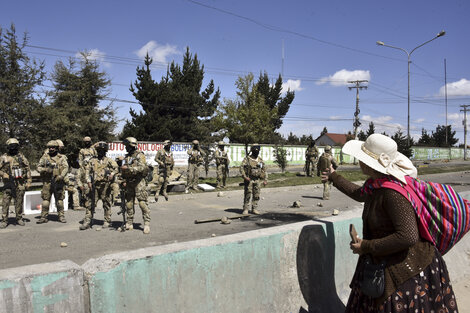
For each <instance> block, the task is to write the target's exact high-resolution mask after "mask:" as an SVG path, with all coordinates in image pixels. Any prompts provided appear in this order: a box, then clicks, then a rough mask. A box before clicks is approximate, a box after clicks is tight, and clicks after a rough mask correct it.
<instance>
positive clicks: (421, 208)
mask: <svg viewBox="0 0 470 313" xmlns="http://www.w3.org/2000/svg"><path fill="white" fill-rule="evenodd" d="M405 177H406V182H407V184H406V185H405V184H403V183H402V182H400V181H399V180H397V179H395V178H394V177H392V176H389V177H387V178H381V179H375V180H372V179H369V180H367V181H366V182H365V183H364V186H363V187H362V192H366V193H369V194H370V193H371V192H372V190H373V189H376V188H390V189H393V190H395V191H398V192H399V193H400V194H402V195H403V196H404V197H405V198H406V199H408V201H410V203H411V205H412V206H413V208H414V209H415V212H416V216H417V218H418V227H419V233H420V235H421V237H422V238H423V239H425V240H427V241H429V242H431V243H432V244H434V245H435V246H436V247H437V249H438V250H439V252H441V254H443V255H444V254H445V253H446V252H447V251H449V250H450V249H451V248H452V246H454V245H455V244H456V243H457V242H458V241H459V240H460V239H461V238H462V237H463V236H464V235H465V234H466V233H467V232H468V231H469V230H470V201H468V200H466V199H464V198H462V197H461V196H460V195H459V194H458V193H457V192H455V190H454V189H453V188H452V187H451V186H449V185H445V184H438V183H433V182H426V181H423V180H420V179H416V178H412V177H409V176H405Z"/></svg>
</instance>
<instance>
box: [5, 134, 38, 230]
mask: <svg viewBox="0 0 470 313" xmlns="http://www.w3.org/2000/svg"><path fill="white" fill-rule="evenodd" d="M6 144H7V150H8V152H7V153H5V154H3V155H2V156H1V157H0V175H1V177H2V179H3V186H4V187H3V200H2V221H1V222H0V229H2V228H5V227H7V225H8V213H9V212H8V211H9V209H10V202H11V199H13V200H14V201H15V213H16V224H17V225H20V226H24V225H25V223H24V221H23V196H24V193H25V191H26V190H28V189H29V188H30V187H31V170H30V167H29V162H28V160H27V159H26V158H25V156H24V155H23V154H22V153H21V152H19V150H18V149H19V147H20V143H19V142H18V140H17V139H16V138H10V139H8V140H7V142H6Z"/></svg>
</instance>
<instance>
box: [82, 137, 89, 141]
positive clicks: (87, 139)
mask: <svg viewBox="0 0 470 313" xmlns="http://www.w3.org/2000/svg"><path fill="white" fill-rule="evenodd" d="M83 141H91V137H89V136H86V137H83Z"/></svg>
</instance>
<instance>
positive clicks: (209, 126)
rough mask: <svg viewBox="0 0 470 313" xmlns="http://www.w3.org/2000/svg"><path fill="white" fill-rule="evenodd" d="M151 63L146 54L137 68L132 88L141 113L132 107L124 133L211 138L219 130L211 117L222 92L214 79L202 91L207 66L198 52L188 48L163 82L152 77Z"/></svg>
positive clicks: (157, 137) (160, 137) (140, 137)
mask: <svg viewBox="0 0 470 313" xmlns="http://www.w3.org/2000/svg"><path fill="white" fill-rule="evenodd" d="M152 62H153V61H152V59H151V58H150V57H149V56H148V55H147V56H146V58H145V60H144V66H142V67H137V70H136V74H137V80H136V81H135V82H134V83H133V84H132V85H131V87H130V91H131V92H132V94H133V95H134V97H135V98H136V99H137V100H138V101H139V104H140V106H141V107H142V112H137V111H135V110H134V109H132V108H131V110H130V115H131V119H130V120H127V122H126V124H125V126H124V129H123V132H122V134H121V136H122V137H127V136H133V137H136V138H137V139H138V140H153V141H163V140H166V139H170V140H173V141H191V140H194V139H198V140H200V141H202V142H204V141H206V142H207V141H209V138H211V134H212V133H213V132H215V131H217V129H216V128H215V126H214V124H213V122H212V120H211V119H212V117H213V115H214V113H215V110H216V109H217V107H218V104H219V98H220V91H219V89H217V90H216V89H215V86H214V82H213V81H212V80H211V81H210V82H209V84H208V85H207V87H206V88H205V89H204V90H201V87H202V82H203V79H204V66H202V65H201V64H200V63H199V60H198V58H197V55H194V57H193V55H192V54H191V53H190V52H189V48H187V49H186V53H185V55H184V57H183V64H182V66H180V65H178V64H176V63H175V62H172V63H171V64H170V66H169V67H168V69H167V73H166V76H164V77H162V78H161V80H160V82H155V81H154V80H153V78H152V74H151V71H150V66H151V64H152Z"/></svg>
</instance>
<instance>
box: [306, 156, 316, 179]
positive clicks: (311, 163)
mask: <svg viewBox="0 0 470 313" xmlns="http://www.w3.org/2000/svg"><path fill="white" fill-rule="evenodd" d="M316 165H317V162H316V160H315V159H307V160H306V161H305V174H306V175H307V176H313V174H314V173H315V167H316Z"/></svg>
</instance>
